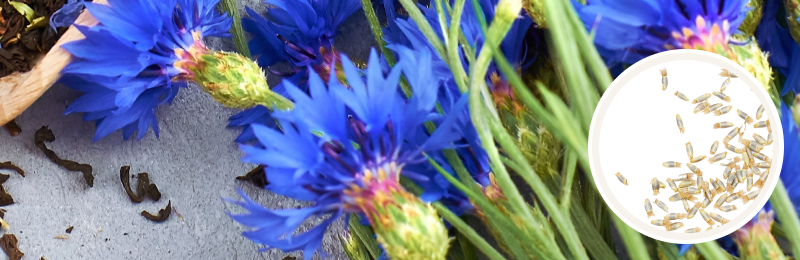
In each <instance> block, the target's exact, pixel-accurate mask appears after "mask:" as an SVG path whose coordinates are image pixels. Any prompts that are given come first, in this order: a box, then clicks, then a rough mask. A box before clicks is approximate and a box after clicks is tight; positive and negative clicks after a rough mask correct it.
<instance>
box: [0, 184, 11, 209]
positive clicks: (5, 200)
mask: <svg viewBox="0 0 800 260" xmlns="http://www.w3.org/2000/svg"><path fill="white" fill-rule="evenodd" d="M11 204H14V197H11V194H8V192H6V188H5V187H3V185H0V207H2V206H8V205H11Z"/></svg>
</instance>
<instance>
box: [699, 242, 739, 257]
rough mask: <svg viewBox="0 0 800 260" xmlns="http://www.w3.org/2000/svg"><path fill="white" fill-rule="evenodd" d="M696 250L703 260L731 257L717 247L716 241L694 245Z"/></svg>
mask: <svg viewBox="0 0 800 260" xmlns="http://www.w3.org/2000/svg"><path fill="white" fill-rule="evenodd" d="M694 246H695V247H696V248H697V250H700V254H702V255H703V257H705V259H715V260H717V259H730V258H731V255H729V254H728V253H725V251H724V250H722V248H720V247H719V244H717V241H711V242H705V243H700V244H695V245H694Z"/></svg>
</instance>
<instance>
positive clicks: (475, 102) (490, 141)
mask: <svg viewBox="0 0 800 260" xmlns="http://www.w3.org/2000/svg"><path fill="white" fill-rule="evenodd" d="M514 1H515V0H501V1H500V3H498V8H497V14H496V17H495V19H494V21H493V22H492V24H491V25H489V30H488V31H487V37H486V43H484V46H483V48H482V49H481V51H480V53H479V54H478V59H477V62H476V64H473V66H472V68H471V71H470V89H469V95H470V96H469V103H470V104H469V105H470V114H471V115H472V119H473V125H475V128H476V130H477V132H478V135H479V136H480V139H481V142H482V143H483V146H484V149H485V150H486V152H487V154H488V155H489V157H490V163H491V164H492V169H493V170H495V176H496V177H497V182H498V184H499V185H500V186H501V187H502V188H503V191H504V193H505V194H506V196H508V198H509V202H510V204H511V205H512V207H514V208H515V211H516V212H518V213H520V215H521V217H522V218H523V220H526V221H527V220H528V219H532V215H531V212H530V211H529V210H527V203H526V202H525V201H524V199H522V197H521V195H520V194H519V190H518V189H517V187H516V184H515V183H514V182H513V181H512V180H511V177H510V175H509V174H508V172H507V170H506V169H505V167H504V166H503V164H502V161H501V159H500V153H499V151H498V149H497V147H496V146H495V145H494V140H495V139H496V140H497V141H498V142H499V143H500V145H501V146H502V147H503V148H505V149H506V151H505V152H506V153H507V154H508V156H509V157H511V159H512V160H515V161H517V163H518V164H519V165H520V166H522V167H523V169H525V170H526V171H525V173H527V174H523V173H521V176H522V177H523V179H525V180H526V181H527V182H528V185H530V186H531V188H532V189H533V190H534V192H535V193H536V195H537V196H538V198H539V200H540V201H541V202H542V204H543V205H544V207H545V209H547V211H548V213H550V215H551V219H552V220H553V222H555V224H556V227H557V228H558V229H559V231H561V234H562V235H563V236H564V240H565V241H566V242H567V245H568V248H569V250H570V252H571V253H572V255H573V257H576V258H577V259H589V256H588V255H587V254H586V250H585V249H584V248H583V246H582V245H581V243H580V238H579V237H578V234H577V231H576V230H575V227H574V226H573V225H572V222H571V220H570V217H569V215H567V214H565V212H563V211H561V210H560V208H559V206H558V203H556V202H555V198H554V197H553V194H551V193H550V191H549V189H548V188H547V186H546V185H545V184H544V182H542V180H541V179H540V178H539V176H538V175H536V174H535V171H534V170H533V168H531V166H530V165H529V164H528V163H527V160H526V159H525V157H524V156H523V155H522V152H521V151H520V150H519V147H517V146H516V144H515V143H514V140H513V139H511V138H510V135H509V134H508V132H507V131H506V130H505V128H503V126H502V124H501V123H500V122H499V119H498V118H499V116H498V114H497V111H496V110H494V111H492V108H494V104H492V101H491V97H490V95H489V94H488V91H489V90H488V87H487V86H486V81H485V77H486V72H487V70H488V68H489V63H490V62H491V60H492V56H493V54H494V52H495V51H496V50H499V47H500V43H501V41H502V39H503V38H504V37H505V35H506V34H507V33H508V30H509V29H510V28H511V25H512V24H513V23H514V20H515V19H516V15H518V14H519V12H520V11H521V5H515V4H514ZM517 4H518V3H517ZM511 14H516V15H511ZM481 95H482V96H483V97H481ZM481 100H482V101H483V102H481ZM484 111H485V112H484ZM490 129H491V130H490ZM493 135H494V137H493Z"/></svg>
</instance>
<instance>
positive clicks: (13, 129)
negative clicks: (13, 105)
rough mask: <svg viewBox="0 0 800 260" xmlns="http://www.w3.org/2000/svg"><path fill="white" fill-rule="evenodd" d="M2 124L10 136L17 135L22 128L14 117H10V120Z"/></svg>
mask: <svg viewBox="0 0 800 260" xmlns="http://www.w3.org/2000/svg"><path fill="white" fill-rule="evenodd" d="M4 126H5V127H6V130H8V133H9V134H10V135H11V136H17V135H19V133H20V132H22V128H20V127H19V125H17V120H16V119H11V121H8V123H6V124H5V125H4Z"/></svg>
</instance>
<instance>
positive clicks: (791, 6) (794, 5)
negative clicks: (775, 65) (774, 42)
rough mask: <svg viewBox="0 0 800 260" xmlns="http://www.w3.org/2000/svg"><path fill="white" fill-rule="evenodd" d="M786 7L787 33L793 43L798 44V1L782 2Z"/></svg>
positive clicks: (799, 37) (799, 34)
mask: <svg viewBox="0 0 800 260" xmlns="http://www.w3.org/2000/svg"><path fill="white" fill-rule="evenodd" d="M783 3H784V6H785V7H786V16H787V17H786V23H787V24H788V25H789V33H791V34H792V38H794V41H796V42H798V43H800V21H798V19H800V8H798V0H783Z"/></svg>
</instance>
